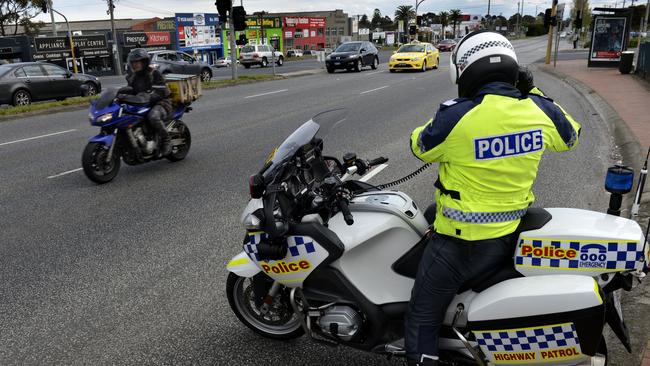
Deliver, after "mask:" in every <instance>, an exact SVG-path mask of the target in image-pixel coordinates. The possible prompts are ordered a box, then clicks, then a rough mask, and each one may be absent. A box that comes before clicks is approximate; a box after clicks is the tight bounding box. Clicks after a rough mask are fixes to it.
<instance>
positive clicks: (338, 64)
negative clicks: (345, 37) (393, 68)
mask: <svg viewBox="0 0 650 366" xmlns="http://www.w3.org/2000/svg"><path fill="white" fill-rule="evenodd" d="M378 53H379V51H377V48H376V47H375V46H374V45H373V44H372V43H370V42H365V41H362V42H346V43H343V44H342V45H340V46H339V47H338V48H337V49H335V50H334V52H332V53H331V54H329V55H328V56H327V58H326V59H325V66H326V67H327V72H329V73H330V74H331V73H333V72H334V70H336V69H346V70H348V71H349V70H355V71H360V70H361V68H362V67H364V66H370V67H372V69H373V70H374V69H376V68H377V66H379V56H378Z"/></svg>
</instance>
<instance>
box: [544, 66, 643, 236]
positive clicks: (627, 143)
mask: <svg viewBox="0 0 650 366" xmlns="http://www.w3.org/2000/svg"><path fill="white" fill-rule="evenodd" d="M535 68H536V69H537V70H539V71H541V72H544V73H546V74H547V75H550V76H552V77H554V78H557V79H560V80H562V81H564V82H565V83H566V84H568V85H570V86H571V87H572V88H573V89H575V90H576V91H577V92H578V93H579V94H581V95H582V96H583V97H584V99H585V100H586V101H587V103H589V105H590V106H591V107H592V108H593V110H595V111H596V112H597V113H598V115H599V116H600V118H601V119H602V120H603V121H605V123H607V124H608V125H609V127H610V129H611V131H612V132H613V137H614V143H615V144H616V147H618V149H619V150H620V155H621V157H622V159H621V160H622V161H623V162H624V164H625V165H628V166H631V167H632V168H634V170H635V172H638V171H639V169H640V168H641V165H642V164H643V162H642V161H641V160H642V159H643V158H644V157H645V153H646V151H645V150H644V149H643V148H642V147H641V143H640V142H639V140H638V139H637V137H636V135H635V134H634V132H632V130H631V129H630V127H629V126H628V125H627V123H626V122H625V121H624V120H623V119H622V118H621V117H620V116H619V114H618V113H617V112H616V110H615V109H614V108H613V107H612V106H611V105H610V104H609V103H608V102H607V101H606V100H605V99H604V98H603V97H601V96H600V95H599V94H598V93H596V91H595V90H593V89H592V88H590V87H589V86H587V85H586V84H584V83H583V82H581V81H579V80H577V79H575V78H572V77H571V76H569V75H566V74H564V73H562V72H559V71H557V70H555V69H553V68H552V67H550V66H543V65H535ZM635 177H636V174H635ZM635 185H636V182H635ZM623 197H624V198H623V207H625V208H627V210H628V211H629V209H630V208H631V207H632V203H633V201H634V191H633V192H631V194H627V195H625V196H623ZM648 218H650V184H646V187H645V189H644V191H643V200H642V204H641V210H640V212H639V217H638V218H637V221H638V222H639V223H640V224H641V225H642V226H644V227H645V225H646V224H647V222H648Z"/></svg>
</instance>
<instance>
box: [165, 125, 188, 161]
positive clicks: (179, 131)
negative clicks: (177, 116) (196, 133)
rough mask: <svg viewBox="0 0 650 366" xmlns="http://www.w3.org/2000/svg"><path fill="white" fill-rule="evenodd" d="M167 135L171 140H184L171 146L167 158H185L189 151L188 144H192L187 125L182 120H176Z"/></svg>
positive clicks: (175, 159)
mask: <svg viewBox="0 0 650 366" xmlns="http://www.w3.org/2000/svg"><path fill="white" fill-rule="evenodd" d="M169 135H170V137H171V139H172V141H173V140H176V139H181V140H184V141H183V143H182V144H181V145H176V146H172V151H171V152H170V153H169V155H167V156H166V158H167V160H169V161H181V160H183V159H185V157H186V156H187V154H188V153H189V152H190V146H192V135H191V134H190V129H189V128H187V125H186V124H185V123H183V122H182V121H176V123H175V124H174V128H173V129H172V130H171V131H169Z"/></svg>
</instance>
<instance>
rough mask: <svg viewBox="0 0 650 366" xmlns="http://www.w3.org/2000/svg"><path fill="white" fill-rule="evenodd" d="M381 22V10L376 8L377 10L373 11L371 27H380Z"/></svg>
mask: <svg viewBox="0 0 650 366" xmlns="http://www.w3.org/2000/svg"><path fill="white" fill-rule="evenodd" d="M381 22H382V16H381V11H379V9H375V11H374V12H373V13H372V20H371V21H370V27H371V28H372V29H376V28H379V27H381Z"/></svg>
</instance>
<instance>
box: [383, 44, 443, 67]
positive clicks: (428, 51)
mask: <svg viewBox="0 0 650 366" xmlns="http://www.w3.org/2000/svg"><path fill="white" fill-rule="evenodd" d="M439 62H440V52H438V50H437V49H436V48H435V47H433V45H432V44H431V43H421V42H413V43H409V44H405V45H403V46H402V47H400V48H399V49H398V50H397V51H395V53H394V54H393V55H392V56H391V57H390V61H389V62H388V70H389V71H390V72H395V71H397V70H420V71H422V72H424V71H427V70H428V69H437V68H438V64H439Z"/></svg>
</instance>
